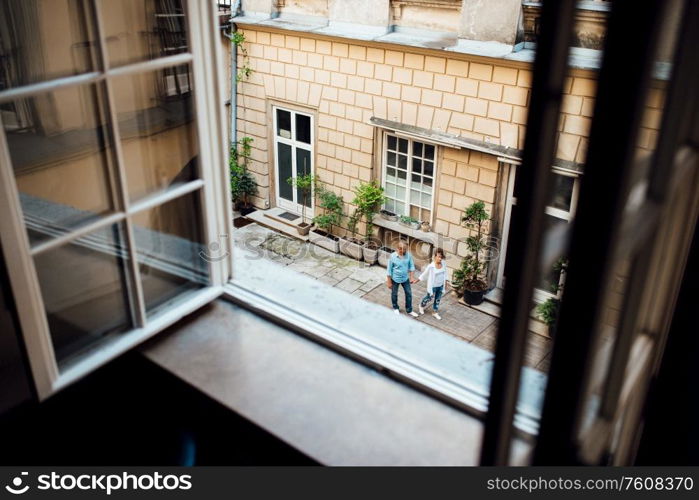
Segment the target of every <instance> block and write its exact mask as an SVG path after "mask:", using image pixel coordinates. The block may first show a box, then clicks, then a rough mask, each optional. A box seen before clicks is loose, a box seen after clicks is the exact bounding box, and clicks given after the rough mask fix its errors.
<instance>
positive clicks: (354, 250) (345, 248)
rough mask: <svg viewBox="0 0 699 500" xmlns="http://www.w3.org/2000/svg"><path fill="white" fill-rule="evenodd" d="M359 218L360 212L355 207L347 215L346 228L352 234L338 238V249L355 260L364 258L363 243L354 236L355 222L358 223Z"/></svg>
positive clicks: (355, 233) (355, 230)
mask: <svg viewBox="0 0 699 500" xmlns="http://www.w3.org/2000/svg"><path fill="white" fill-rule="evenodd" d="M360 218H361V214H360V213H359V209H357V208H355V209H354V211H353V212H352V215H350V216H348V217H347V229H348V230H349V232H350V233H351V234H352V236H351V237H350V238H346V237H345V238H342V239H341V240H340V251H341V252H342V253H343V254H345V255H347V256H348V257H352V258H353V259H357V260H362V259H363V258H364V251H363V248H364V245H363V244H362V242H361V240H358V239H357V238H356V236H357V224H359V219H360Z"/></svg>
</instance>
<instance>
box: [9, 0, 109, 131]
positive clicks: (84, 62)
mask: <svg viewBox="0 0 699 500" xmlns="http://www.w3.org/2000/svg"><path fill="white" fill-rule="evenodd" d="M89 4H90V2H87V1H85V2H83V1H77V2H73V1H70V0H38V1H37V0H35V1H27V0H21V1H20V0H15V1H12V2H8V1H3V2H2V3H0V59H2V70H0V90H2V89H8V88H14V87H20V86H22V85H27V84H30V83H36V82H41V81H44V80H49V79H52V78H60V77H64V76H71V75H76V74H80V73H86V72H90V71H96V70H97V69H98V68H95V67H93V65H92V62H91V61H92V60H93V59H94V58H93V54H91V51H92V50H94V48H95V47H96V45H95V43H94V41H95V38H94V36H95V35H94V33H95V29H94V26H93V24H92V19H93V17H92V11H91V9H90V8H89ZM4 114H5V113H3V121H6V118H5V116H4Z"/></svg>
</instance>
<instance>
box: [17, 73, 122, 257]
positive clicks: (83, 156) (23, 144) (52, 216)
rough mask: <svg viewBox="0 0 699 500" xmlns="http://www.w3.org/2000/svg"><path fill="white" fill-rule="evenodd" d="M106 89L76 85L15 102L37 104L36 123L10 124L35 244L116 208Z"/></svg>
mask: <svg viewBox="0 0 699 500" xmlns="http://www.w3.org/2000/svg"><path fill="white" fill-rule="evenodd" d="M101 89H102V87H101V86H100V87H98V86H96V85H82V86H73V87H67V88H63V89H59V90H56V91H54V92H50V93H47V94H44V95H39V96H35V97H31V98H29V99H25V100H22V101H15V102H14V104H15V105H16V106H17V107H18V108H19V107H24V108H26V109H27V110H29V109H31V110H32V115H31V126H29V127H28V128H26V129H23V130H12V129H7V128H5V133H6V137H7V144H8V148H9V152H10V157H11V158H12V167H13V171H14V175H15V180H16V182H17V189H18V191H19V196H20V202H21V204H22V211H23V213H24V218H25V224H26V226H27V230H28V234H29V240H30V242H31V243H32V245H35V244H37V243H40V242H42V241H45V240H47V239H51V238H53V237H55V236H57V235H60V234H62V233H65V232H68V231H70V230H72V229H75V228H77V227H79V226H82V225H84V224H87V223H89V222H94V221H96V220H97V219H99V218H100V217H102V216H104V215H106V214H108V213H109V212H111V211H113V210H115V201H114V199H113V195H112V189H111V185H112V184H111V182H110V176H111V174H110V170H111V166H110V165H111V146H110V144H109V134H108V133H107V130H106V127H105V125H104V113H103V105H104V98H103V96H104V94H103V93H102V92H101Z"/></svg>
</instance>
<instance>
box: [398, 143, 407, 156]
mask: <svg viewBox="0 0 699 500" xmlns="http://www.w3.org/2000/svg"><path fill="white" fill-rule="evenodd" d="M398 151H400V152H401V153H406V154H407V153H408V139H398Z"/></svg>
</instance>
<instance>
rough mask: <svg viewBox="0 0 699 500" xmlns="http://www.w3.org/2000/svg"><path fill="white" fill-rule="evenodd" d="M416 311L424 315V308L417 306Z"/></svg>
mask: <svg viewBox="0 0 699 500" xmlns="http://www.w3.org/2000/svg"><path fill="white" fill-rule="evenodd" d="M418 310H419V311H420V314H425V308H424V307H422V306H418Z"/></svg>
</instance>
